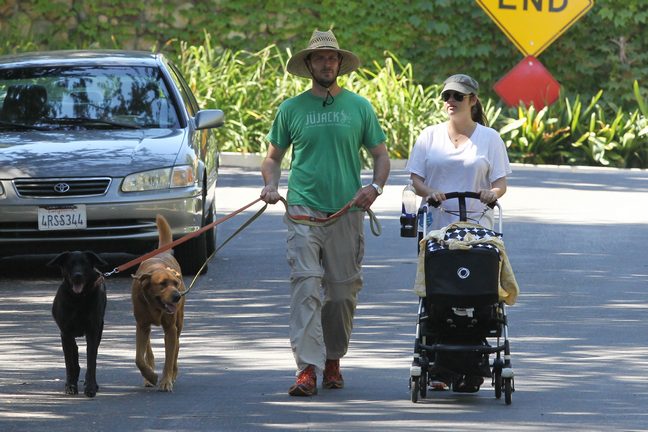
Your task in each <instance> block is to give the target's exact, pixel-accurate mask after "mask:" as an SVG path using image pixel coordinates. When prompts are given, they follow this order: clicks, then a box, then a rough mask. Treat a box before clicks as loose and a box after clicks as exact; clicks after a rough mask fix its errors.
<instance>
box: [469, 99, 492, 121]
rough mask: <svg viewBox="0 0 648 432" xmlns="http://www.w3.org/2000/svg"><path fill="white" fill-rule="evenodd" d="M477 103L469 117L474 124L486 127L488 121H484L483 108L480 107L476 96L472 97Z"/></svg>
mask: <svg viewBox="0 0 648 432" xmlns="http://www.w3.org/2000/svg"><path fill="white" fill-rule="evenodd" d="M473 96H474V97H475V100H477V103H476V104H475V105H473V107H472V109H471V110H470V117H472V119H473V121H474V122H477V123H479V124H480V125H482V126H488V120H487V119H486V114H484V108H483V107H482V104H481V101H480V100H479V97H478V96H477V95H473Z"/></svg>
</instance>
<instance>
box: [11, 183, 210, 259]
mask: <svg viewBox="0 0 648 432" xmlns="http://www.w3.org/2000/svg"><path fill="white" fill-rule="evenodd" d="M5 190H6V189H5ZM148 195H150V196H148ZM27 202H28V203H27ZM71 204H85V207H86V220H87V228H85V229H72V230H51V231H43V230H39V229H38V208H39V207H42V206H53V205H71ZM203 204H204V203H203V199H202V190H201V189H199V188H186V189H182V190H169V191H164V192H156V193H155V194H144V193H137V194H128V196H126V197H124V196H122V197H119V199H116V197H114V198H113V199H108V197H107V196H102V197H92V198H88V197H83V200H78V201H75V200H74V199H68V200H65V201H63V200H56V201H53V200H48V199H37V200H36V199H30V200H25V199H20V198H17V197H10V196H7V197H6V198H5V199H0V256H11V255H22V254H41V253H57V252H60V251H64V250H74V249H90V250H93V251H95V252H98V253H101V252H125V253H139V252H142V251H146V250H149V249H150V248H154V247H156V245H157V241H158V233H157V227H156V225H155V216H156V215H157V214H160V215H162V216H164V217H165V218H166V219H167V221H168V222H169V225H170V226H171V228H172V232H173V236H174V238H178V237H181V236H183V235H184V234H187V233H189V232H193V231H195V230H197V229H199V228H200V227H201V226H202V218H203V210H202V209H203Z"/></svg>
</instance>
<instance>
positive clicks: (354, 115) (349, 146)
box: [267, 89, 386, 212]
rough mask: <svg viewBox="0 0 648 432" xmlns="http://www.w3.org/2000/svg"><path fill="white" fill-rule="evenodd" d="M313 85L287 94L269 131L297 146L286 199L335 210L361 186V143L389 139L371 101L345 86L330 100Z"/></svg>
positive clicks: (280, 143)
mask: <svg viewBox="0 0 648 432" xmlns="http://www.w3.org/2000/svg"><path fill="white" fill-rule="evenodd" d="M323 100H324V99H322V98H321V97H317V96H315V95H313V94H312V93H311V91H310V90H308V91H306V92H304V93H302V94H300V95H298V96H295V97H293V98H290V99H287V100H286V101H284V102H283V103H282V104H281V105H280V106H279V111H278V112H277V116H276V117H275V120H274V122H273V124H272V128H271V129H270V132H269V133H268V136H267V139H268V140H269V141H270V143H272V144H273V145H275V146H277V147H279V148H281V149H287V148H288V147H289V146H290V145H292V146H293V157H292V166H291V170H290V177H289V179H288V197H287V199H288V203H289V204H290V205H303V206H307V207H310V208H313V209H315V210H320V211H324V212H336V211H338V210H339V209H341V208H342V207H344V205H345V204H347V203H348V202H349V201H350V200H351V199H352V198H353V197H354V196H355V194H356V192H357V191H358V189H360V187H361V186H362V184H361V182H360V170H361V168H362V163H361V159H360V148H361V147H362V146H364V147H366V148H368V149H370V148H373V147H375V146H377V145H379V144H382V143H384V142H385V140H386V137H385V133H384V132H383V131H382V129H381V128H380V124H379V123H378V118H377V117H376V113H375V112H374V110H373V108H372V106H371V104H370V103H369V101H368V100H367V99H365V98H363V97H362V96H359V95H357V94H355V93H353V92H350V91H347V90H344V89H343V90H342V91H341V92H340V93H339V94H338V95H337V96H335V101H334V102H333V104H331V105H327V106H322V102H323Z"/></svg>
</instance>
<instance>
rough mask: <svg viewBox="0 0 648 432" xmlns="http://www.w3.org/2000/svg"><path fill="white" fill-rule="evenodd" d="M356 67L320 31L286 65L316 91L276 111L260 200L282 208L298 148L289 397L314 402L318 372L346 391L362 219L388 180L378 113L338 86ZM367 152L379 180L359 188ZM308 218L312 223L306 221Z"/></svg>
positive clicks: (291, 231) (290, 246)
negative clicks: (344, 363) (282, 185)
mask: <svg viewBox="0 0 648 432" xmlns="http://www.w3.org/2000/svg"><path fill="white" fill-rule="evenodd" d="M359 66H360V59H359V58H358V57H357V56H356V55H355V54H353V53H352V52H350V51H346V50H342V49H340V48H339V46H338V42H337V40H336V38H335V35H333V32H332V31H330V30H329V31H326V32H321V31H318V30H315V31H314V32H313V35H312V36H311V39H310V42H309V44H308V48H306V49H304V50H302V51H299V52H297V53H296V54H295V55H294V56H292V57H291V58H290V60H289V61H288V65H287V70H288V72H290V73H292V74H293V75H297V76H301V77H305V78H309V79H311V81H312V88H311V89H310V90H308V91H306V92H304V93H302V94H300V95H298V96H295V97H293V98H290V99H288V100H286V101H284V102H283V103H282V104H281V105H280V106H279V110H278V112H277V115H276V118H275V120H274V122H273V124H272V128H271V130H270V132H269V133H268V136H267V139H268V141H269V142H270V145H269V146H268V155H267V156H266V158H265V160H264V161H263V163H262V165H261V173H262V175H263V180H264V182H265V187H264V188H263V190H262V191H261V198H262V199H263V200H264V201H265V202H267V203H271V204H274V203H276V202H277V201H279V199H280V195H279V192H278V187H279V179H280V177H281V161H282V159H283V157H284V156H285V154H286V152H287V150H288V149H289V148H290V147H291V146H292V161H291V170H290V177H289V179H288V196H287V201H288V212H287V213H286V216H285V217H284V222H285V223H286V225H287V227H288V241H287V258H288V264H289V265H290V269H291V274H290V285H291V303H290V345H291V347H292V351H293V354H294V356H295V361H296V363H297V379H296V382H295V384H294V385H293V386H291V387H290V389H289V390H288V393H289V394H290V395H291V396H312V395H314V394H316V393H317V373H318V371H323V375H324V376H323V382H322V385H323V387H324V388H329V389H339V388H342V387H343V386H344V380H343V379H342V374H341V373H340V358H342V357H343V356H344V355H345V354H346V352H347V348H348V346H349V339H350V337H351V330H352V328H353V315H354V313H355V308H356V304H357V297H358V292H359V291H360V289H361V288H362V258H363V256H364V227H363V219H364V212H363V211H364V210H368V209H369V207H371V205H372V204H373V202H374V200H375V199H376V198H377V197H378V195H380V194H381V193H382V188H383V186H384V184H385V182H386V181H387V178H388V176H389V168H390V166H389V156H388V153H387V147H386V146H385V139H386V138H385V134H384V132H383V131H382V129H381V128H380V124H379V123H378V119H377V117H376V114H375V112H374V110H373V108H372V107H371V104H370V103H369V102H368V101H367V100H366V99H365V98H363V97H361V96H359V95H357V94H355V93H353V92H351V91H348V90H345V89H343V88H341V87H340V86H339V85H338V84H337V77H338V76H339V75H344V74H347V73H350V72H352V71H354V70H356V69H357V68H358V67H359ZM362 147H364V148H365V149H367V151H368V152H369V154H370V155H371V157H372V158H373V167H374V168H373V181H372V182H371V183H370V184H368V185H365V186H363V185H362V183H361V182H360V171H361V168H362V162H361V157H360V150H361V148H362ZM349 202H352V204H353V207H351V209H350V210H349V211H348V212H344V213H342V215H341V216H339V217H337V218H336V219H334V220H335V222H334V223H330V224H329V223H317V221H321V220H323V219H326V218H328V217H329V216H330V215H331V214H333V213H336V212H337V211H339V210H340V209H342V208H343V207H345V205H346V204H347V203H349ZM296 215H297V217H295V216H296ZM304 216H309V217H312V218H313V219H312V220H311V221H308V222H304V221H303V220H302V219H300V217H301V218H303V217H304ZM313 221H316V222H313ZM322 292H323V298H322V294H321V293H322Z"/></svg>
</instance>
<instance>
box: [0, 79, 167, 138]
mask: <svg viewBox="0 0 648 432" xmlns="http://www.w3.org/2000/svg"><path fill="white" fill-rule="evenodd" d="M0 107H1V108H0V125H1V126H3V127H7V126H8V125H12V124H15V125H38V126H39V127H44V128H50V129H57V128H71V127H74V128H79V127H86V128H88V127H111V128H115V127H121V126H123V127H133V128H178V127H179V121H178V116H177V112H176V109H175V106H174V103H173V100H172V98H171V97H170V95H169V89H168V88H167V86H166V84H165V81H164V80H163V79H162V76H161V73H160V71H159V69H157V68H154V67H135V66H133V67H128V66H119V67H86V66H83V67H79V66H76V67H48V68H46V67H30V68H13V69H0Z"/></svg>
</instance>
